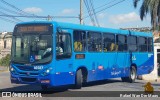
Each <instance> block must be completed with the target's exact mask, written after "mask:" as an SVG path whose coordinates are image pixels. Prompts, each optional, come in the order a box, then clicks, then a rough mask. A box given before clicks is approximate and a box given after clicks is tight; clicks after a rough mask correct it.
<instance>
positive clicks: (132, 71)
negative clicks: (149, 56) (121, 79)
mask: <svg viewBox="0 0 160 100" xmlns="http://www.w3.org/2000/svg"><path fill="white" fill-rule="evenodd" d="M136 76H137V71H136V68H135V66H132V67H131V69H130V75H129V79H128V80H129V82H130V83H133V82H135V80H136Z"/></svg>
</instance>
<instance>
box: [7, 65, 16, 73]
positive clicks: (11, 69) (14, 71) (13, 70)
mask: <svg viewBox="0 0 160 100" xmlns="http://www.w3.org/2000/svg"><path fill="white" fill-rule="evenodd" d="M9 70H10V72H11V73H13V74H17V72H16V70H15V69H14V68H13V67H12V66H10V69H9Z"/></svg>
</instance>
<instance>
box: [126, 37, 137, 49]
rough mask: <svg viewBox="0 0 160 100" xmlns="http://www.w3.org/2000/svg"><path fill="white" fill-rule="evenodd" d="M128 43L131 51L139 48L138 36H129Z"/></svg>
mask: <svg viewBox="0 0 160 100" xmlns="http://www.w3.org/2000/svg"><path fill="white" fill-rule="evenodd" d="M127 43H128V50H129V51H132V52H135V51H137V50H138V47H137V37H136V36H128V38H127Z"/></svg>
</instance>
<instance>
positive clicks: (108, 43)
mask: <svg viewBox="0 0 160 100" xmlns="http://www.w3.org/2000/svg"><path fill="white" fill-rule="evenodd" d="M103 51H104V52H108V51H116V44H115V35H114V34H108V33H104V34H103Z"/></svg>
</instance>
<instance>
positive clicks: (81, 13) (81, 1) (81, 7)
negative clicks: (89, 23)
mask: <svg viewBox="0 0 160 100" xmlns="http://www.w3.org/2000/svg"><path fill="white" fill-rule="evenodd" d="M79 20H80V24H83V0H80V15H79Z"/></svg>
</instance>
